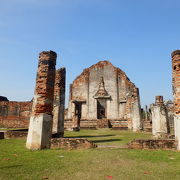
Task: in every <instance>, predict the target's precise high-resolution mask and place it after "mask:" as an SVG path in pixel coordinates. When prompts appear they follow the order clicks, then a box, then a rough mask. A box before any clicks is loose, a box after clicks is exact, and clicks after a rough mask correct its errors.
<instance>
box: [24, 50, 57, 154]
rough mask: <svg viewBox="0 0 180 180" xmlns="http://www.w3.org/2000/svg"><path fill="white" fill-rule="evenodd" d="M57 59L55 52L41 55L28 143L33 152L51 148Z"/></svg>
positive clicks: (45, 52)
mask: <svg viewBox="0 0 180 180" xmlns="http://www.w3.org/2000/svg"><path fill="white" fill-rule="evenodd" d="M56 57H57V55H56V53H55V52H53V51H43V52H41V53H40V54H39V65H38V72H37V77H36V87H35V93H34V99H33V106H32V113H31V117H30V124H29V131H28V137H27V142H26V147H27V148H28V149H31V150H37V149H44V148H49V147H50V137H51V133H52V118H53V116H52V110H53V99H54V81H55V65H56Z"/></svg>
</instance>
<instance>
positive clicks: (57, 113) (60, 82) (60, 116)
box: [53, 68, 66, 137]
mask: <svg viewBox="0 0 180 180" xmlns="http://www.w3.org/2000/svg"><path fill="white" fill-rule="evenodd" d="M65 85H66V69H65V68H60V69H58V70H57V71H56V78H55V86H54V110H53V134H55V137H63V136H64V110H65Z"/></svg>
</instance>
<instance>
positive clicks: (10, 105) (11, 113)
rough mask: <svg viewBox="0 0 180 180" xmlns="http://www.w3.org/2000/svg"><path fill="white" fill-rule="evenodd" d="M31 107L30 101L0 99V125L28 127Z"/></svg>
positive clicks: (5, 126)
mask: <svg viewBox="0 0 180 180" xmlns="http://www.w3.org/2000/svg"><path fill="white" fill-rule="evenodd" d="M31 109H32V102H31V101H28V102H16V101H0V127H2V128H3V127H4V128H28V126H29V117H30V114H31Z"/></svg>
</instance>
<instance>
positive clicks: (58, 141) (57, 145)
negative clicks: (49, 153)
mask: <svg viewBox="0 0 180 180" xmlns="http://www.w3.org/2000/svg"><path fill="white" fill-rule="evenodd" d="M96 147H97V145H95V144H94V143H93V142H91V141H88V140H87V139H84V138H55V139H51V149H68V150H72V149H91V148H96Z"/></svg>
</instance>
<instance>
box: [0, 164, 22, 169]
mask: <svg viewBox="0 0 180 180" xmlns="http://www.w3.org/2000/svg"><path fill="white" fill-rule="evenodd" d="M20 166H23V165H15V166H4V167H0V169H8V168H16V167H20Z"/></svg>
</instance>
